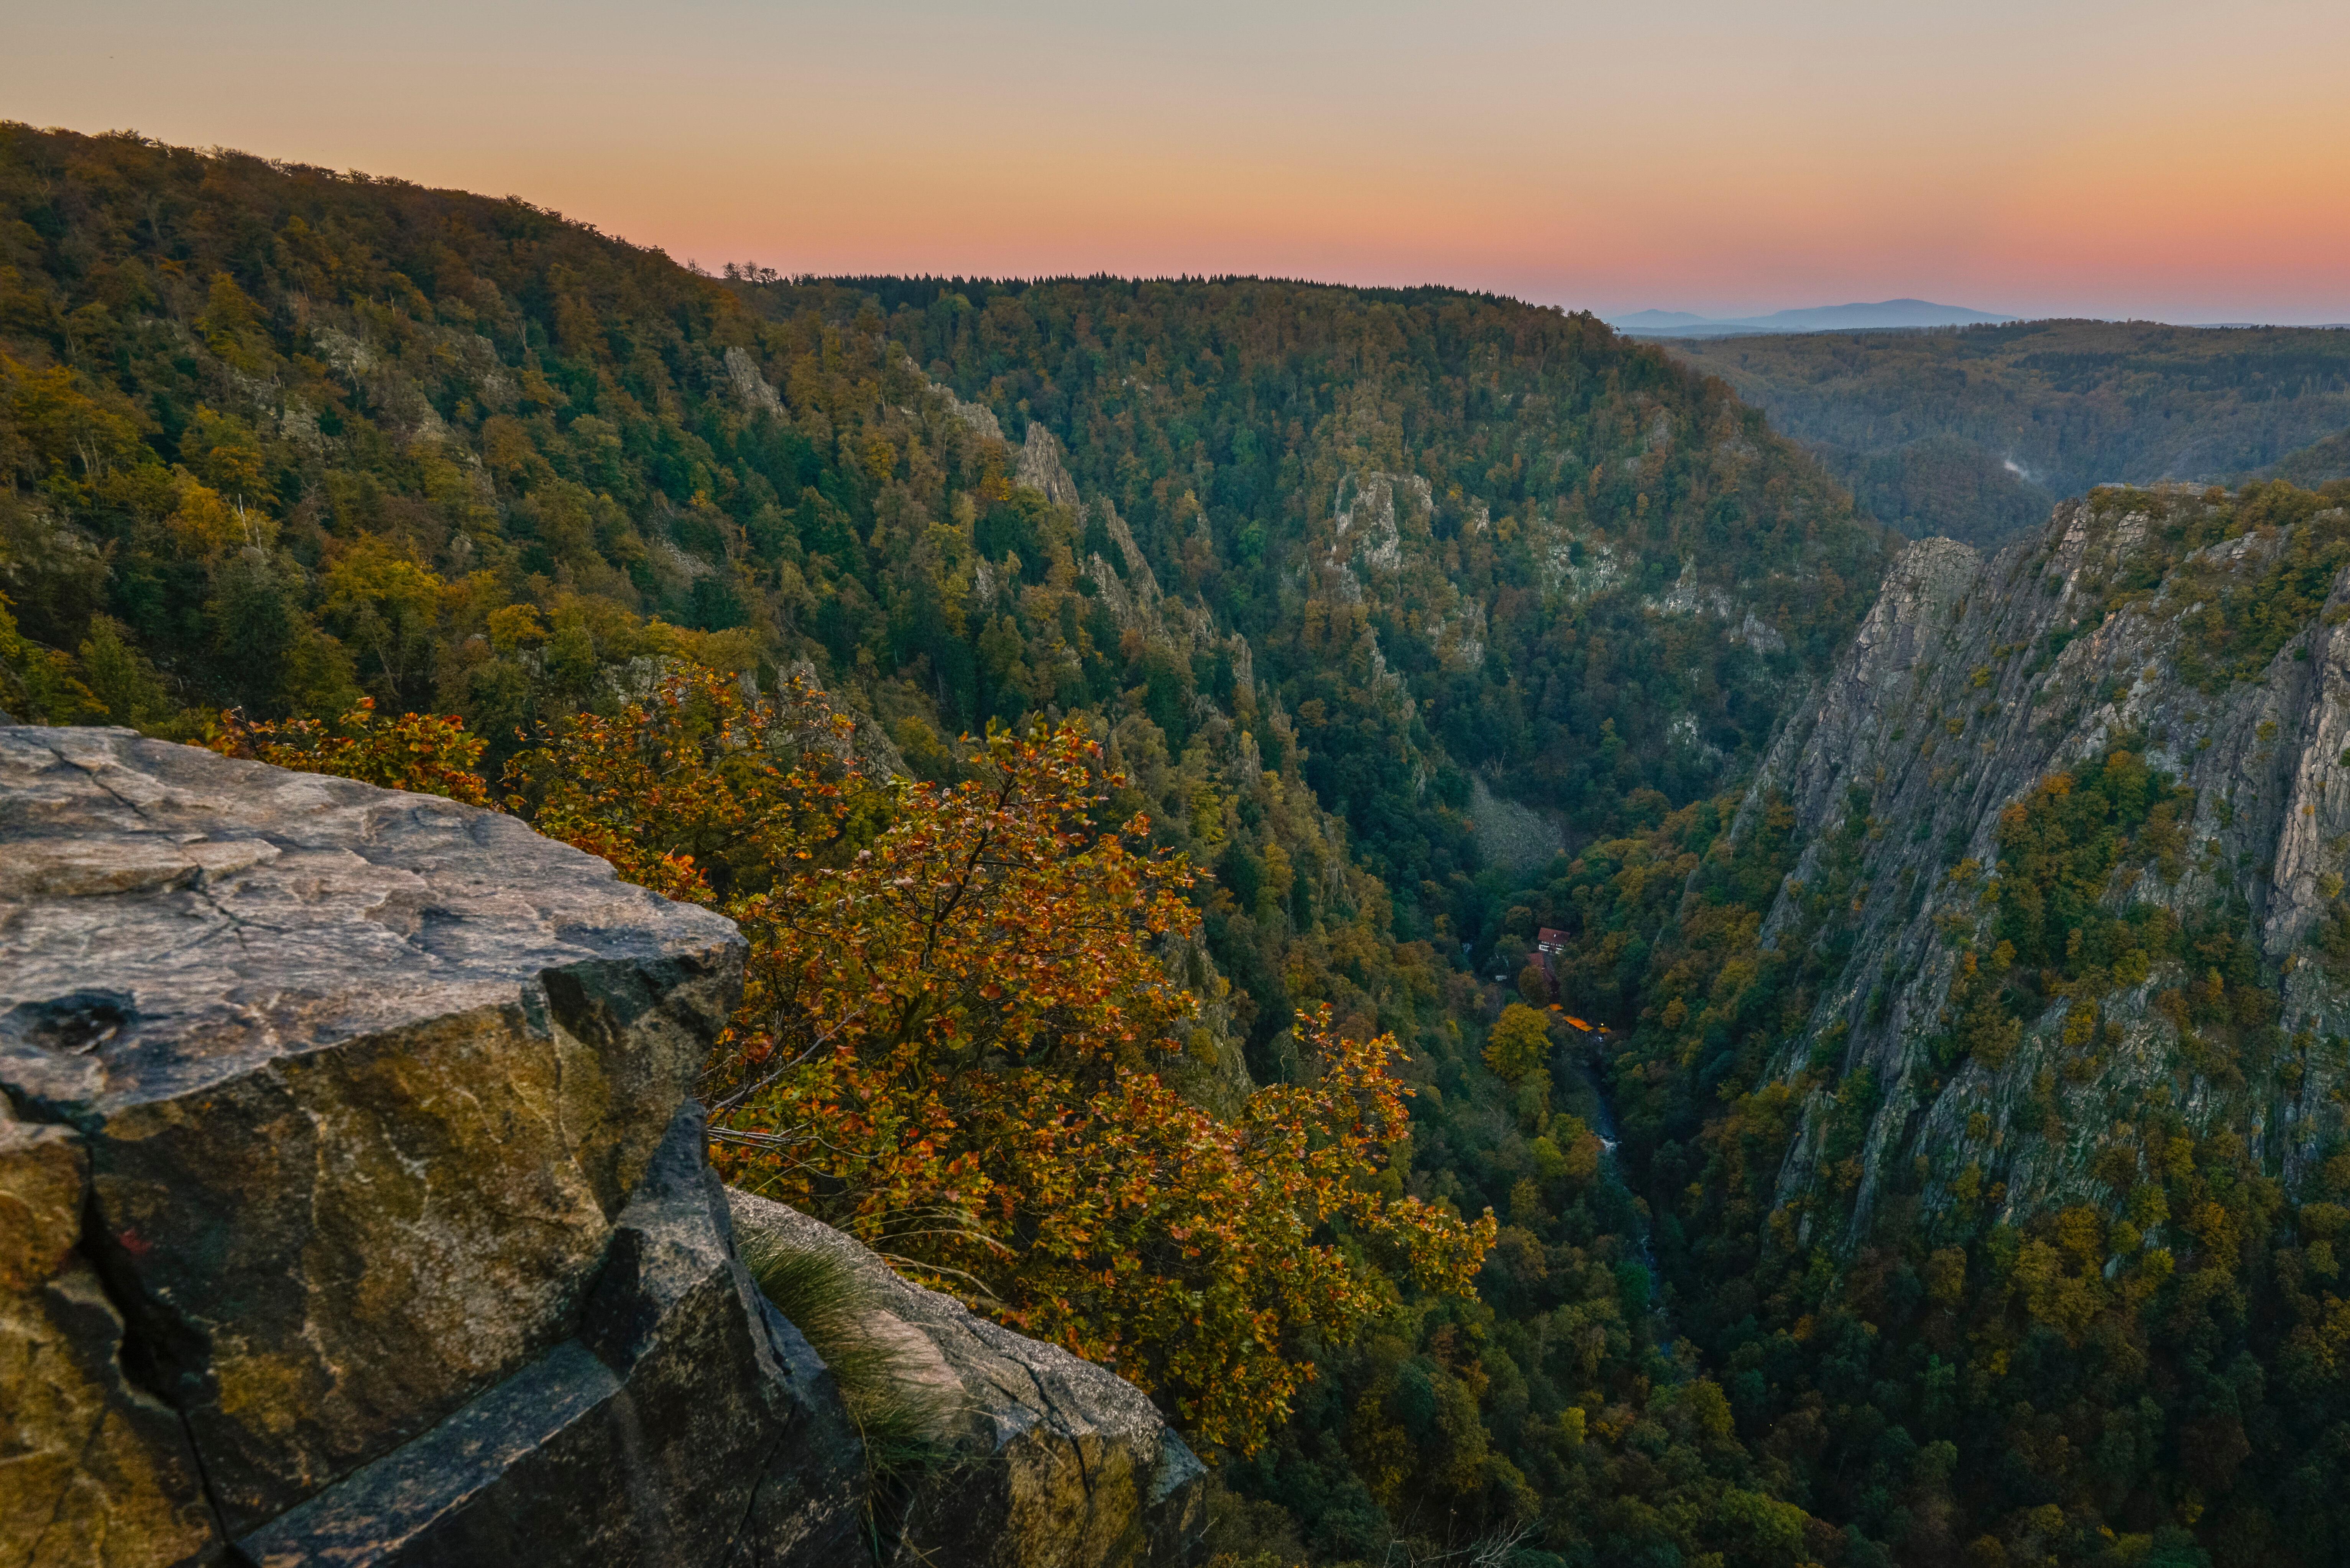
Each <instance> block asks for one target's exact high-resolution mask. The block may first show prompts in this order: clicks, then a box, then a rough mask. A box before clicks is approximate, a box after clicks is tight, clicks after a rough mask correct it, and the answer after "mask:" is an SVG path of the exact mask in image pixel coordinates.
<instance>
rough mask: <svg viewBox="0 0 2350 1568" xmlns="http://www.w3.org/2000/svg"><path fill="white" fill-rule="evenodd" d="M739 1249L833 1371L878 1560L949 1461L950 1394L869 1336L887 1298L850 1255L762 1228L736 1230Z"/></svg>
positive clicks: (900, 1347) (898, 1343)
mask: <svg viewBox="0 0 2350 1568" xmlns="http://www.w3.org/2000/svg"><path fill="white" fill-rule="evenodd" d="M736 1247H737V1250H738V1251H739V1252H740V1253H741V1255H742V1259H743V1266H744V1267H746V1268H748V1269H749V1270H750V1271H751V1278H752V1280H753V1281H754V1282H756V1283H757V1285H758V1287H759V1289H760V1291H761V1292H762V1293H764V1294H765V1296H766V1298H767V1299H768V1300H769V1301H770V1302H773V1303H775V1310H776V1311H777V1312H780V1313H782V1314H784V1316H785V1317H786V1318H788V1319H789V1320H791V1324H792V1326H793V1327H795V1328H796V1329H798V1330H799V1331H800V1333H801V1334H803V1335H805V1336H806V1339H807V1342H808V1344H809V1345H811V1346H813V1347H814V1349H815V1350H816V1355H818V1356H820V1357H822V1358H823V1360H824V1364H825V1366H827V1367H829V1368H831V1371H832V1376H833V1381H834V1383H835V1384H836V1385H837V1386H838V1387H839V1389H840V1397H841V1403H842V1404H843V1405H845V1406H846V1407H847V1410H848V1418H849V1419H850V1420H851V1421H852V1422H854V1423H855V1424H856V1426H857V1430H858V1436H859V1437H861V1438H863V1439H864V1443H865V1465H866V1479H867V1490H866V1515H867V1525H868V1534H869V1536H870V1541H869V1544H870V1545H871V1546H872V1547H873V1549H874V1552H875V1554H876V1558H877V1560H879V1558H881V1557H883V1556H886V1555H887V1549H888V1547H889V1545H891V1544H893V1542H894V1537H895V1535H896V1533H897V1526H898V1524H899V1516H900V1515H901V1514H902V1513H903V1511H904V1508H905V1505H906V1503H907V1501H909V1500H910V1498H911V1497H912V1495H913V1492H914V1490H915V1489H916V1488H917V1487H918V1486H919V1485H920V1482H921V1481H922V1480H923V1479H924V1478H925V1477H927V1476H928V1475H929V1474H931V1471H933V1470H935V1469H938V1468H939V1467H940V1466H941V1465H943V1464H944V1463H945V1462H946V1461H947V1459H949V1457H950V1449H949V1447H948V1443H947V1440H946V1438H947V1433H948V1431H949V1429H950V1425H951V1421H952V1418H953V1417H954V1415H955V1413H956V1411H955V1400H954V1397H953V1395H952V1394H951V1391H949V1390H945V1389H941V1388H940V1387H939V1386H937V1385H936V1384H935V1383H933V1382H931V1380H930V1379H928V1378H927V1377H925V1376H923V1374H924V1372H925V1370H926V1365H927V1364H926V1363H925V1361H924V1359H923V1358H922V1357H921V1356H920V1354H919V1353H918V1352H915V1351H913V1350H911V1349H910V1348H909V1347H908V1345H906V1344H905V1343H904V1342H903V1341H902V1340H899V1339H898V1338H896V1337H894V1336H891V1335H889V1334H879V1333H876V1332H875V1326H874V1325H875V1324H876V1321H877V1320H878V1319H880V1318H882V1317H883V1316H884V1315H885V1314H888V1303H887V1302H886V1300H885V1299H884V1293H883V1291H882V1289H881V1288H880V1287H879V1286H878V1285H877V1284H876V1283H875V1282H872V1281H871V1280H868V1279H867V1278H865V1277H864V1276H863V1275H861V1274H860V1273H859V1272H858V1269H857V1266H856V1265H855V1264H854V1263H853V1262H850V1261H849V1260H848V1259H847V1258H845V1257H843V1256H842V1255H841V1254H840V1253H839V1252H837V1251H832V1250H830V1249H828V1248H824V1247H818V1246H809V1245H807V1244H806V1243H804V1242H801V1241H796V1240H795V1239H794V1238H793V1237H791V1236H789V1235H787V1234H785V1233H782V1232H779V1231H764V1230H747V1229H746V1230H742V1231H738V1233H737V1236H736ZM908 1332H910V1333H911V1332H918V1331H914V1330H912V1329H909V1330H908Z"/></svg>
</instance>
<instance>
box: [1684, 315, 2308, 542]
mask: <svg viewBox="0 0 2350 1568" xmlns="http://www.w3.org/2000/svg"><path fill="white" fill-rule="evenodd" d="M1671 352H1672V353H1673V354H1674V355H1675V356H1676V357H1677V358H1679V359H1681V360H1682V362H1684V363H1686V364H1690V365H1693V366H1695V367H1697V368H1698V369H1701V370H1704V371H1706V372H1707V373H1709V374H1711V375H1716V376H1720V377H1721V378H1722V379H1725V380H1727V381H1728V382H1729V383H1730V384H1731V386H1732V387H1734V388H1736V389H1737V390H1738V394H1739V396H1741V397H1742V398H1744V399H1745V400H1747V401H1749V402H1751V403H1753V404H1754V405H1756V406H1757V407H1759V408H1761V409H1762V410H1763V411H1764V412H1765V413H1767V414H1769V415H1770V417H1771V421H1772V423H1773V426H1774V427H1775V428H1777V429H1779V430H1781V431H1784V432H1786V433H1787V434H1788V435H1791V436H1793V437H1794V438H1795V439H1796V440H1798V441H1802V442H1804V444H1805V445H1806V446H1808V447H1810V448H1811V449H1812V451H1813V452H1815V453H1817V454H1818V456H1819V458H1820V461H1821V462H1824V463H1825V465H1826V466H1827V467H1828V469H1829V470H1830V472H1834V473H1835V476H1836V477H1837V478H1838V479H1840V480H1842V481H1843V482H1844V483H1846V484H1847V485H1849V486H1851V487H1852V491H1853V493H1854V495H1855V497H1856V499H1857V501H1858V502H1859V504H1860V506H1861V508H1862V510H1863V511H1865V512H1866V513H1868V514H1870V515H1873V516H1875V517H1877V518H1879V519H1881V520H1883V521H1884V522H1885V523H1887V524H1890V525H1891V526H1893V527H1896V528H1898V529H1899V530H1900V531H1901V532H1902V533H1904V534H1906V535H1908V536H1909V537H1911V538H1924V537H1926V536H1928V535H1935V534H1940V535H1948V536H1950V537H1951V538H1954V539H1960V540H1964V541H1965V542H1967V543H1969V544H1971V545H1998V544H2001V543H2003V542H2005V541H2006V540H2007V539H2008V538H2010V537H2012V535H2016V534H2019V533H2022V532H2023V531H2024V530H2026V529H2029V528H2034V527H2037V526H2038V525H2039V524H2040V523H2041V522H2042V521H2043V519H2045V518H2046V517H2047V515H2048V509H2049V507H2050V506H2051V505H2053V504H2054V503H2055V502H2057V501H2059V500H2061V499H2063V498H2064V497H2066V496H2072V495H2080V494H2084V493H2087V491H2088V490H2089V489H2090V488H2091V487H2092V486H2095V485H2099V484H2110V483H2129V484H2148V483H2154V482H2156V481H2158V480H2173V479H2175V480H2186V481H2191V482H2195V483H2209V482H2232V481H2233V480H2236V479H2238V478H2240V477H2242V476H2244V475H2247V474H2252V473H2255V472H2258V473H2259V474H2260V475H2261V476H2262V477H2273V478H2283V479H2290V480H2292V481H2293V482H2294V483H2298V484H2303V485H2316V484H2320V483H2324V482H2325V481H2327V480H2330V479H2338V478H2341V477H2343V476H2344V475H2345V474H2346V473H2350V459H2345V454H2344V452H2342V441H2341V439H2340V438H2341V436H2342V433H2343V432H2344V431H2350V331H2344V330H2341V329H2338V328H2333V327H2224V328H2215V327H2167V326H2164V325H2162V324H2160V323H2158V322H2149V321H2027V322H2019V323H2016V324H2013V325H2011V326H1999V327H1960V328H1953V329H1948V330H1919V331H1902V332H1852V333H1810V334H1801V335H1795V334H1789V335H1784V336H1780V337H1723V338H1713V339H1705V340H1691V341H1686V342H1677V343H1675V344H1673V346H1672V348H1671ZM2328 438H2333V439H2332V441H2331V444H2330V445H2327V444H2323V443H2325V442H2327V440H2328Z"/></svg>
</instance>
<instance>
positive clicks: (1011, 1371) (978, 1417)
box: [727, 1190, 1207, 1568]
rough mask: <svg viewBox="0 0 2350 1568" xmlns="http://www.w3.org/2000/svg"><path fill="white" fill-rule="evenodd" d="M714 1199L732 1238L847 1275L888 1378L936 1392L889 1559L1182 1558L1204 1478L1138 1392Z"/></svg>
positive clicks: (734, 1198) (849, 1246)
mask: <svg viewBox="0 0 2350 1568" xmlns="http://www.w3.org/2000/svg"><path fill="white" fill-rule="evenodd" d="M727 1197H728V1199H730V1201H731V1202H732V1204H733V1213H734V1223H735V1225H736V1227H737V1229H738V1230H740V1231H743V1232H744V1233H746V1234H747V1233H750V1232H753V1231H756V1232H761V1233H764V1235H765V1236H767V1237H771V1238H774V1239H775V1240H776V1241H781V1242H782V1243H783V1244H784V1245H785V1247H787V1248H789V1249H793V1250H806V1251H824V1252H829V1253H831V1254H832V1255H834V1256H835V1257H837V1258H838V1259H839V1260H841V1261H842V1262H845V1263H846V1264H847V1265H848V1267H849V1268H850V1269H851V1270H852V1271H854V1272H855V1273H856V1274H857V1275H858V1277H859V1280H860V1282H861V1283H862V1284H863V1285H864V1286H865V1288H866V1289H867V1290H868V1292H869V1293H870V1295H869V1301H868V1306H867V1308H866V1313H867V1319H868V1332H869V1333H870V1334H873V1335H874V1337H875V1338H876V1339H877V1340H879V1341H880V1342H881V1343H883V1344H885V1345H889V1346H890V1347H891V1348H892V1349H893V1350H894V1351H895V1352H896V1353H897V1355H896V1359H897V1360H898V1361H899V1365H900V1366H901V1367H903V1368H905V1369H906V1370H905V1371H904V1372H901V1374H900V1376H910V1378H911V1379H912V1380H913V1381H915V1382H917V1383H919V1384H920V1385H922V1386H925V1387H926V1389H927V1390H929V1391H931V1392H932V1393H934V1394H935V1395H936V1400H935V1403H933V1404H931V1409H932V1410H933V1411H934V1412H935V1418H936V1420H937V1423H938V1428H939V1430H938V1431H937V1433H936V1437H937V1438H938V1440H939V1441H940V1442H941V1445H942V1446H943V1448H944V1449H945V1450H946V1452H947V1455H948V1458H947V1459H946V1460H945V1461H944V1462H943V1463H942V1464H941V1467H940V1468H938V1469H936V1470H934V1471H933V1472H931V1474H930V1475H929V1476H928V1477H926V1478H925V1479H923V1480H920V1481H919V1482H917V1483H916V1485H915V1487H914V1490H913V1494H912V1496H911V1497H910V1499H909V1500H908V1501H907V1502H906V1504H905V1507H904V1509H903V1511H902V1519H901V1521H900V1530H901V1533H900V1535H899V1539H898V1540H897V1542H895V1544H894V1547H893V1549H892V1556H891V1559H890V1560H891V1562H893V1563H900V1564H905V1565H907V1568H912V1565H914V1564H923V1565H927V1568H1089V1565H1092V1564H1104V1565H1117V1568H1125V1565H1141V1564H1161V1563H1180V1562H1182V1561H1184V1560H1185V1559H1186V1555H1187V1553H1188V1552H1190V1550H1191V1546H1192V1545H1193V1544H1194V1542H1196V1539H1197V1537H1198V1535H1199V1532H1200V1531H1201V1527H1202V1525H1203V1523H1204V1520H1205V1508H1206V1490H1205V1489H1206V1480H1207V1472H1206V1470H1205V1469H1203V1468H1202V1467H1201V1463H1200V1461H1199V1459H1196V1458H1195V1457H1193V1455H1192V1453H1191V1449H1189V1448H1187V1447H1185V1446H1184V1443H1183V1440H1182V1439H1181V1438H1179V1437H1177V1436H1176V1435H1175V1434H1174V1433H1173V1432H1172V1431H1170V1429H1169V1428H1168V1427H1167V1424H1166V1422H1165V1421H1164V1420H1163V1419H1162V1418H1161V1417H1160V1416H1159V1412H1158V1411H1157V1410H1156V1409H1155V1408H1154V1407H1152V1406H1151V1403H1150V1401H1149V1399H1147V1398H1145V1397H1143V1395H1142V1393H1141V1391H1140V1390H1139V1389H1137V1388H1136V1387H1135V1386H1133V1385H1132V1384H1130V1383H1128V1382H1127V1381H1126V1380H1125V1379H1124V1378H1122V1377H1119V1376H1116V1375H1115V1374H1113V1373H1110V1372H1107V1371H1105V1370H1104V1369H1103V1368H1101V1367H1099V1366H1094V1365H1093V1364H1092V1363H1090V1362H1087V1361H1085V1360H1082V1359H1080V1358H1079V1357H1077V1356H1075V1355H1070V1354H1069V1353H1068V1352H1067V1351H1066V1350H1063V1349H1061V1348H1060V1347H1059V1346H1057V1345H1044V1344H1040V1343H1038V1342H1037V1341H1035V1340H1032V1339H1028V1338H1025V1337H1024V1336H1023V1335H1021V1334H1015V1333H1014V1332H1012V1331H1011V1330H1010V1329H1007V1328H1004V1327H1002V1326H1001V1325H999V1324H993V1323H990V1322H989V1321H987V1320H986V1319H985V1318H983V1317H979V1316H977V1315H975V1314H972V1312H971V1311H970V1310H969V1309H968V1308H966V1307H964V1306H963V1305H962V1303H960V1302H958V1301H955V1300H954V1299H953V1298H951V1297H950V1296H945V1295H941V1294H939V1293H936V1292H932V1291H926V1290H922V1289H920V1287H918V1286H915V1285H913V1284H910V1283H909V1282H906V1281H905V1280H903V1279H900V1278H899V1276H898V1275H897V1274H896V1273H894V1272H891V1271H890V1269H889V1266H888V1265H887V1264H885V1263H883V1262H881V1260H880V1259H879V1258H878V1257H876V1256H875V1255H874V1254H873V1253H872V1252H871V1251H868V1250H867V1249H866V1248H865V1247H864V1246H863V1245H861V1244H860V1243H858V1241H854V1240H853V1239H851V1238H849V1237H847V1236H845V1235H843V1234H842V1233H841V1232H839V1231H835V1230H833V1229H832V1228H830V1227H829V1226H827V1225H824V1224H822V1223H820V1222H818V1221H817V1220H812V1219H810V1218H808V1217H807V1216H806V1215H804V1214H802V1213H800V1212H799V1211H797V1210H794V1209H791V1208H789V1207H787V1206H785V1205H784V1204H781V1203H775V1202H770V1201H769V1200H767V1199H763V1198H756V1197H754V1196H751V1195H750V1194H747V1193H743V1192H739V1191H732V1190H730V1191H729V1192H728V1194H727ZM926 1402H927V1401H926Z"/></svg>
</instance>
